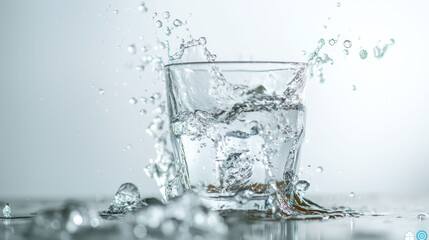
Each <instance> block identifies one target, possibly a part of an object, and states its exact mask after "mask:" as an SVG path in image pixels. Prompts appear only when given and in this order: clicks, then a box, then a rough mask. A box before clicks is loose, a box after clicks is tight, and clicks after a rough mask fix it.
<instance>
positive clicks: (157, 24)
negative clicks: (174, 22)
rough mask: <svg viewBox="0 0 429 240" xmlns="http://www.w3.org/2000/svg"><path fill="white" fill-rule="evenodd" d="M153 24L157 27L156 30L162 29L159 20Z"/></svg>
mask: <svg viewBox="0 0 429 240" xmlns="http://www.w3.org/2000/svg"><path fill="white" fill-rule="evenodd" d="M155 24H156V26H157V27H158V28H161V27H162V22H161V20H157V21H156V22H155Z"/></svg>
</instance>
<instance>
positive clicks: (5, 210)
mask: <svg viewBox="0 0 429 240" xmlns="http://www.w3.org/2000/svg"><path fill="white" fill-rule="evenodd" d="M3 216H4V217H5V218H10V217H12V209H11V207H10V205H9V203H6V205H5V206H4V207H3Z"/></svg>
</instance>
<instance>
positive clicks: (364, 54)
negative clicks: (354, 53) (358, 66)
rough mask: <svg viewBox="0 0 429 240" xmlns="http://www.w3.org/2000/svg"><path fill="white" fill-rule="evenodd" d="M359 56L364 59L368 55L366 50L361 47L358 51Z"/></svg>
mask: <svg viewBox="0 0 429 240" xmlns="http://www.w3.org/2000/svg"><path fill="white" fill-rule="evenodd" d="M359 56H360V58H361V59H365V58H366V57H368V52H367V51H366V50H365V49H363V50H361V51H360V52H359Z"/></svg>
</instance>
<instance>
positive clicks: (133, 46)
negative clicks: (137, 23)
mask: <svg viewBox="0 0 429 240" xmlns="http://www.w3.org/2000/svg"><path fill="white" fill-rule="evenodd" d="M128 52H129V53H131V54H136V52H137V48H136V45H134V44H131V45H130V46H128Z"/></svg>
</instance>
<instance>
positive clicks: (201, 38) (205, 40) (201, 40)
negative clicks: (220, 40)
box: [198, 37, 207, 46]
mask: <svg viewBox="0 0 429 240" xmlns="http://www.w3.org/2000/svg"><path fill="white" fill-rule="evenodd" d="M198 42H199V43H200V44H201V45H203V46H204V45H206V43H207V39H206V38H205V37H200V39H198Z"/></svg>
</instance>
